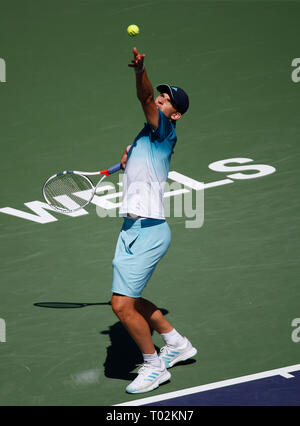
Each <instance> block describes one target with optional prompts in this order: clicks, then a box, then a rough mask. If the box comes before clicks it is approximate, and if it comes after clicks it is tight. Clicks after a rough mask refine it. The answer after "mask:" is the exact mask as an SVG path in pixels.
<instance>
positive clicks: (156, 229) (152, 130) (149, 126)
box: [111, 48, 197, 393]
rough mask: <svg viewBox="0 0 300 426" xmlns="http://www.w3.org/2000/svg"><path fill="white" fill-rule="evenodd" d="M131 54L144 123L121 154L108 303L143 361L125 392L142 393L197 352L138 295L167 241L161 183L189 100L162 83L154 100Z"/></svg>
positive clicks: (139, 58)
mask: <svg viewBox="0 0 300 426" xmlns="http://www.w3.org/2000/svg"><path fill="white" fill-rule="evenodd" d="M133 55H134V58H133V60H132V61H131V64H129V66H130V67H132V68H133V69H134V71H135V75H136V88H137V97H138V99H139V101H140V102H141V106H142V108H143V111H144V113H145V116H146V120H147V123H145V126H144V128H143V129H142V131H141V132H140V133H139V134H138V135H137V137H136V138H135V140H134V142H133V144H132V145H130V146H128V147H127V149H126V150H125V152H124V154H123V156H122V158H121V162H122V165H123V168H124V169H125V172H124V176H123V202H122V206H121V208H120V214H121V215H122V216H124V223H123V226H122V229H121V232H120V235H119V238H118V242H117V246H116V251H115V256H114V259H113V285H112V292H113V295H112V299H111V304H112V309H113V311H114V313H115V314H116V315H117V317H118V318H119V319H120V321H121V322H122V324H123V325H124V326H125V327H126V329H127V330H128V332H129V334H130V335H131V336H132V338H133V339H134V340H135V342H136V344H137V345H138V347H139V349H140V350H141V352H142V354H143V359H144V364H143V366H142V367H141V368H140V369H139V371H138V375H137V377H136V379H135V380H133V382H132V383H130V384H129V385H128V386H127V388H126V391H127V392H129V393H142V392H148V391H151V390H153V389H155V388H157V387H158V386H159V385H160V384H161V383H164V382H166V381H167V380H169V379H170V377H171V374H170V372H169V371H168V370H167V369H168V368H169V367H172V366H173V365H175V364H176V363H178V362H180V361H184V360H186V359H188V358H191V357H192V356H194V355H196V353H197V350H196V349H195V348H194V347H193V346H192V344H191V343H190V341H189V340H188V339H187V338H186V337H184V336H182V335H181V334H179V333H178V332H177V330H175V328H174V327H173V326H172V325H171V324H170V323H169V322H168V321H167V320H166V318H165V317H164V316H163V314H162V313H161V311H160V310H159V309H158V308H157V307H156V306H155V305H154V304H153V303H152V302H150V301H148V300H146V299H144V298H142V297H141V295H142V291H143V290H144V288H145V287H146V285H147V282H148V281H149V279H150V277H151V275H152V274H153V272H154V269H155V267H156V265H157V263H158V262H159V261H160V259H161V258H162V257H163V256H164V255H165V254H166V252H167V250H168V247H169V245H170V241H171V233H170V229H169V226H168V224H167V222H166V220H165V217H164V208H163V194H164V186H165V183H166V181H167V177H168V171H169V165H170V158H171V155H172V152H173V148H174V146H175V144H176V140H177V137H176V133H175V125H176V122H177V120H179V119H180V118H181V116H182V115H183V114H184V113H185V112H186V111H187V109H188V107H189V98H188V96H187V94H186V93H185V92H184V91H183V90H182V89H180V88H179V87H175V86H170V85H168V84H161V85H159V86H158V87H157V89H158V91H159V92H160V94H159V96H158V97H157V98H156V99H154V92H153V87H152V85H151V83H150V81H149V79H148V77H147V73H146V71H145V66H144V57H145V55H144V54H140V53H139V52H138V50H137V49H136V48H134V49H133ZM150 328H152V329H154V330H156V331H157V332H158V333H159V334H160V335H161V336H162V338H163V340H164V342H165V346H164V347H163V348H162V349H161V351H160V354H158V353H157V352H156V350H155V347H154V344H153V341H152V336H151V329H150ZM124 349H125V350H126V348H124Z"/></svg>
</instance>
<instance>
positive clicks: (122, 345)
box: [100, 308, 168, 380]
mask: <svg viewBox="0 0 300 426" xmlns="http://www.w3.org/2000/svg"><path fill="white" fill-rule="evenodd" d="M160 310H161V312H162V313H163V315H166V314H167V313H168V311H167V310H166V309H161V308H160ZM151 333H153V330H151ZM100 334H108V335H109V337H110V342H111V345H110V346H108V348H107V356H106V360H105V363H104V364H103V365H104V374H105V376H106V377H109V378H112V379H122V380H134V379H135V377H136V373H132V370H134V369H135V368H136V367H137V365H138V364H142V363H143V357H142V354H141V351H140V350H139V348H138V346H137V345H136V343H135V341H134V340H133V339H132V338H131V336H130V335H129V333H128V331H127V330H126V329H125V327H124V326H123V324H122V323H121V322H119V321H118V322H116V323H115V324H113V325H112V326H110V327H109V329H108V330H103V331H101V332H100ZM155 349H156V351H158V352H159V348H158V347H157V346H155Z"/></svg>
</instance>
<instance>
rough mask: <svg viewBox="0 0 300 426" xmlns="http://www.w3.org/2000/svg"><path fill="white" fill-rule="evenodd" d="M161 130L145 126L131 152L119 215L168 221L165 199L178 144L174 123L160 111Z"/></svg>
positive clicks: (159, 127)
mask: <svg viewBox="0 0 300 426" xmlns="http://www.w3.org/2000/svg"><path fill="white" fill-rule="evenodd" d="M158 112H159V119H158V128H157V129H156V130H154V129H153V128H152V127H151V126H150V124H149V123H145V127H144V128H143V130H142V131H141V132H140V133H139V134H138V135H137V137H136V138H135V140H134V142H133V144H132V145H131V148H130V150H129V152H128V157H127V162H126V167H125V173H124V176H123V202H122V205H121V208H120V215H121V216H125V215H126V214H127V213H131V214H134V215H137V216H141V217H148V218H152V219H165V216H164V205H163V196H164V189H165V184H166V181H167V178H168V173H169V167H170V160H171V155H172V153H173V148H174V146H175V144H176V141H177V136H176V132H175V126H174V124H173V123H172V122H171V121H170V120H169V119H168V118H167V117H166V116H165V115H164V114H163V113H162V112H161V111H160V110H158Z"/></svg>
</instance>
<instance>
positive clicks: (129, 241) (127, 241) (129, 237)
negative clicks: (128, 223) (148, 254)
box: [121, 229, 140, 254]
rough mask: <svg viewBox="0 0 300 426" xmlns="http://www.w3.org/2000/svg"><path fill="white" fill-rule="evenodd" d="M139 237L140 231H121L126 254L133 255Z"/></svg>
mask: <svg viewBox="0 0 300 426" xmlns="http://www.w3.org/2000/svg"><path fill="white" fill-rule="evenodd" d="M139 235H140V230H139V229H127V230H126V231H123V230H122V231H121V240H122V242H123V244H124V248H125V251H126V253H128V254H133V246H134V244H135V242H136V240H137V239H138V237H139Z"/></svg>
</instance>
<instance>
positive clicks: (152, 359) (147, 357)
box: [143, 352, 161, 367]
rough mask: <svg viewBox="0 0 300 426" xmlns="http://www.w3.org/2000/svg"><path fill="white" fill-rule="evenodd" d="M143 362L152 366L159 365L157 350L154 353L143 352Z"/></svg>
mask: <svg viewBox="0 0 300 426" xmlns="http://www.w3.org/2000/svg"><path fill="white" fill-rule="evenodd" d="M143 358H144V362H146V363H147V364H151V365H153V366H154V367H161V361H160V359H159V358H158V355H157V352H154V354H143Z"/></svg>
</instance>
